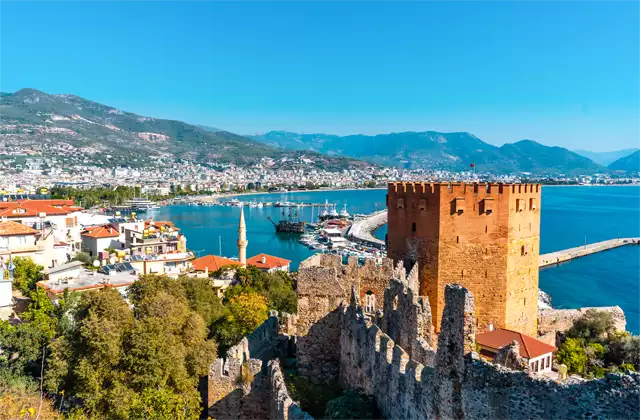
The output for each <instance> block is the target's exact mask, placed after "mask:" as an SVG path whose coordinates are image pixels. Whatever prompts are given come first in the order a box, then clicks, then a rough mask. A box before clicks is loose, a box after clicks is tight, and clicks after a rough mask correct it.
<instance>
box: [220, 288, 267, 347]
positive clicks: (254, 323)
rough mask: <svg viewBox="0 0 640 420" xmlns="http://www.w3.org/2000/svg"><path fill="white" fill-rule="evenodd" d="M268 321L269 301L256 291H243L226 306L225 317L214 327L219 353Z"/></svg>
mask: <svg viewBox="0 0 640 420" xmlns="http://www.w3.org/2000/svg"><path fill="white" fill-rule="evenodd" d="M266 319H267V299H266V298H265V297H264V296H263V295H261V294H259V293H257V292H255V291H250V290H249V291H243V292H242V293H240V294H238V295H235V296H233V297H232V298H231V299H229V301H228V303H227V304H226V305H225V315H224V316H223V317H222V318H220V319H218V321H216V322H215V323H214V325H213V326H212V334H213V335H214V337H215V339H216V341H217V342H218V344H219V346H220V347H219V349H218V351H219V353H221V354H223V353H225V352H226V350H227V349H228V348H229V347H231V346H233V345H234V344H236V343H238V342H239V341H240V340H241V339H242V338H243V337H245V336H247V335H248V334H249V333H251V332H252V331H253V330H255V329H256V328H257V327H259V326H260V325H261V324H262V323H263V322H264V321H266Z"/></svg>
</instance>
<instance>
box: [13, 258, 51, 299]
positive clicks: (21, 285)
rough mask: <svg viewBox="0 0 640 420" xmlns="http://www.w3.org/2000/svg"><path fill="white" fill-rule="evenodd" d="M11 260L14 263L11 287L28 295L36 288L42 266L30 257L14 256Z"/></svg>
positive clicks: (41, 276)
mask: <svg viewBox="0 0 640 420" xmlns="http://www.w3.org/2000/svg"><path fill="white" fill-rule="evenodd" d="M12 262H13V264H14V265H15V271H14V272H13V287H15V288H16V289H18V290H20V291H21V292H22V294H23V295H24V296H28V295H29V293H30V292H31V291H32V290H35V289H36V283H37V282H39V281H40V280H42V278H43V274H42V270H44V267H43V266H41V265H38V264H36V263H35V262H34V261H33V260H32V259H31V258H30V257H15V258H13V260H12Z"/></svg>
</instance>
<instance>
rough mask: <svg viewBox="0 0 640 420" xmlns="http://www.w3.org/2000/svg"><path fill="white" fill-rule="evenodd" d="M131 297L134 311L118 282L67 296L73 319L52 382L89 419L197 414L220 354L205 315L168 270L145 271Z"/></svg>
mask: <svg viewBox="0 0 640 420" xmlns="http://www.w3.org/2000/svg"><path fill="white" fill-rule="evenodd" d="M138 283H140V284H138ZM196 294H198V293H196ZM129 297H130V299H131V302H132V303H133V304H134V310H133V311H131V310H130V308H129V305H128V303H127V302H126V301H125V300H124V299H123V298H122V296H121V295H120V293H118V292H117V291H115V290H113V289H103V290H99V291H94V292H87V293H85V294H82V295H81V297H80V300H79V301H77V302H74V299H73V297H67V299H66V301H65V303H64V304H65V306H66V307H67V309H66V311H71V312H72V314H73V319H74V322H73V323H71V328H70V330H69V331H67V332H65V333H64V334H63V335H62V336H60V337H59V338H57V339H56V340H54V342H53V343H52V345H51V356H50V357H49V361H48V362H49V363H48V369H47V374H46V387H47V389H48V390H49V391H50V392H58V393H60V392H62V390H64V391H65V393H66V394H67V395H72V396H73V404H77V405H78V406H80V407H82V408H83V411H84V413H85V414H86V415H87V416H89V417H90V418H109V419H129V418H147V419H169V418H181V419H196V418H198V415H199V413H200V395H199V393H198V391H197V384H198V380H199V377H201V376H204V375H206V374H207V372H208V367H209V365H210V364H211V362H212V361H213V360H215V358H216V357H217V353H216V347H217V345H216V343H215V342H213V341H212V340H208V339H207V337H208V334H209V331H208V329H207V326H206V323H205V321H204V320H203V318H202V317H201V316H200V315H199V314H198V313H197V312H196V311H193V310H191V309H190V303H191V302H190V300H189V299H188V297H187V293H186V290H185V287H183V285H182V284H181V281H178V280H174V279H170V278H168V277H166V276H141V278H140V281H139V282H136V283H134V285H132V286H131V287H130V290H129ZM114 401H117V403H114Z"/></svg>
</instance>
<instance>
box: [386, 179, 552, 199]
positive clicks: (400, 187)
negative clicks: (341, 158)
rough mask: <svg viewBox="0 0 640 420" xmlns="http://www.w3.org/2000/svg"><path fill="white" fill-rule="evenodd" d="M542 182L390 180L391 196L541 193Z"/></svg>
mask: <svg viewBox="0 0 640 420" xmlns="http://www.w3.org/2000/svg"><path fill="white" fill-rule="evenodd" d="M541 191H542V186H541V184H505V183H479V182H474V183H467V182H447V183H442V182H390V183H389V185H388V190H387V192H388V194H389V197H406V196H411V195H412V196H424V197H428V196H440V195H459V196H466V195H472V194H475V195H477V194H482V195H485V196H491V195H500V194H509V193H511V194H539V193H540V192H541Z"/></svg>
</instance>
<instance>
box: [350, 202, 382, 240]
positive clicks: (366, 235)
mask: <svg viewBox="0 0 640 420" xmlns="http://www.w3.org/2000/svg"><path fill="white" fill-rule="evenodd" d="M385 224H387V211H386V210H382V211H379V212H376V213H373V214H371V215H369V216H367V217H366V218H364V219H360V220H357V221H355V222H353V224H352V225H351V226H350V227H349V232H348V233H347V235H348V237H349V239H351V240H353V241H355V242H359V243H362V244H365V245H369V246H373V247H376V248H379V249H382V248H383V247H384V246H385V242H384V241H383V240H381V239H378V238H376V237H375V236H373V232H375V231H376V229H378V228H379V227H380V226H383V225H385Z"/></svg>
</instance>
